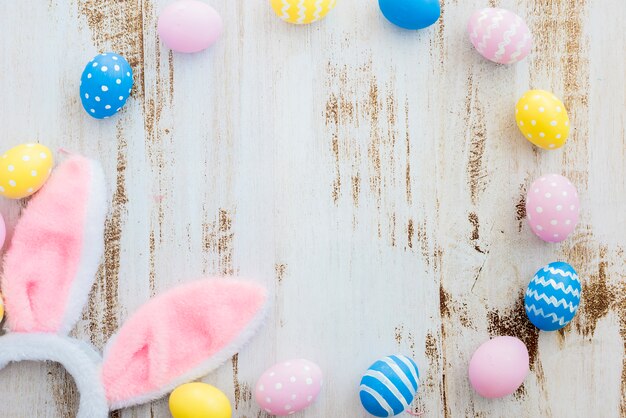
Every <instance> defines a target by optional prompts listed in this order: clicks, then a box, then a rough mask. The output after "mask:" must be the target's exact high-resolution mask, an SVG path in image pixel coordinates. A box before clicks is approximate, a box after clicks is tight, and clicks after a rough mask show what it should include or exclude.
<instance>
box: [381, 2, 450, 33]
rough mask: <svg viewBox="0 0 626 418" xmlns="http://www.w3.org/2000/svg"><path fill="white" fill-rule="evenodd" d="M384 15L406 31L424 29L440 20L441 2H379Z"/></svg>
mask: <svg viewBox="0 0 626 418" xmlns="http://www.w3.org/2000/svg"><path fill="white" fill-rule="evenodd" d="M378 6H379V7H380V11H381V12H383V15H384V16H385V17H386V18H387V20H389V21H390V22H391V23H393V24H394V25H397V26H400V27H401V28H404V29H423V28H426V27H428V26H430V25H432V24H433V23H435V22H436V21H437V19H439V16H440V15H441V6H440V5H439V0H378Z"/></svg>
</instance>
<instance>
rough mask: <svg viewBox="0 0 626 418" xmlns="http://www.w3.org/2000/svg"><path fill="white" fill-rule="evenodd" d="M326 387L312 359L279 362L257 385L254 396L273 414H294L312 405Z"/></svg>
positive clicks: (266, 410)
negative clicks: (323, 385)
mask: <svg viewBox="0 0 626 418" xmlns="http://www.w3.org/2000/svg"><path fill="white" fill-rule="evenodd" d="M321 388H322V371H321V370H320V368H319V367H318V365H317V364H315V363H313V362H312V361H309V360H304V359H297V360H288V361H284V362H282V363H278V364H275V365H273V366H272V367H270V368H269V369H267V370H266V371H265V372H264V373H263V374H262V375H261V377H260V378H259V381H258V382H257V384H256V388H255V392H254V397H255V399H256V401H257V403H258V404H259V406H260V407H261V408H263V410H264V411H265V412H267V413H269V414H272V415H278V416H285V415H292V414H295V413H296V412H298V411H301V410H303V409H304V408H306V407H308V406H309V405H311V404H312V403H313V402H314V401H315V399H316V398H317V396H318V395H319V393H320V390H321Z"/></svg>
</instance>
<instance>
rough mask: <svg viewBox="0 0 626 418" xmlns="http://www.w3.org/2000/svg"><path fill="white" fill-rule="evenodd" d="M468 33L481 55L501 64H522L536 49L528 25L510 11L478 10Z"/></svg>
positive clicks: (470, 23)
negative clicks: (531, 51) (532, 50)
mask: <svg viewBox="0 0 626 418" xmlns="http://www.w3.org/2000/svg"><path fill="white" fill-rule="evenodd" d="M467 32H468V33H469V37H470V41H471V42H472V45H474V48H476V50H477V51H478V52H479V53H480V55H482V56H483V57H485V58H487V59H488V60H489V61H493V62H497V63H498V64H514V63H516V62H518V61H521V60H523V59H524V58H525V57H526V56H527V55H528V53H529V52H530V49H531V48H532V43H533V37H532V34H531V33H530V29H528V26H527V25H526V22H524V20H523V19H522V18H521V17H519V16H518V15H516V14H515V13H513V12H511V11H509V10H506V9H499V8H486V9H482V10H478V11H477V12H475V13H474V14H473V15H472V17H471V18H470V20H469V23H468V25H467Z"/></svg>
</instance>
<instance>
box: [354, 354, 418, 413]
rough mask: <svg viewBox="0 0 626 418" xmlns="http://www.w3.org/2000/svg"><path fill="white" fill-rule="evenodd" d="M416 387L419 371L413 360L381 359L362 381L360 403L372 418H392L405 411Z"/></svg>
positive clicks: (370, 368) (400, 358) (371, 367)
mask: <svg viewBox="0 0 626 418" xmlns="http://www.w3.org/2000/svg"><path fill="white" fill-rule="evenodd" d="M418 385H419V371H418V368H417V364H415V362H414V361H413V360H412V359H410V358H409V357H407V356H403V355H401V354H397V355H395V356H388V357H384V358H381V359H380V360H378V361H376V362H375V363H374V364H372V365H371V366H370V367H369V369H367V371H366V372H365V374H364V375H363V377H362V378H361V387H360V393H359V396H360V398H361V404H362V405H363V408H365V410H366V411H367V412H369V413H370V414H372V415H374V416H375V417H392V416H394V415H398V414H401V413H402V412H404V411H406V409H407V408H408V407H409V405H410V404H411V402H413V398H414V397H415V394H416V393H417V389H418Z"/></svg>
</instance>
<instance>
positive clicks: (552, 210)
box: [526, 174, 580, 242]
mask: <svg viewBox="0 0 626 418" xmlns="http://www.w3.org/2000/svg"><path fill="white" fill-rule="evenodd" d="M579 213H580V201H579V199H578V192H577V191H576V187H574V185H573V184H572V182H571V181H569V180H568V179H567V178H565V177H563V176H561V175H558V174H548V175H545V176H543V177H541V178H539V179H538V180H536V181H535V182H534V183H533V184H532V185H531V186H530V188H529V189H528V194H527V195H526V217H527V218H528V224H529V225H530V228H531V229H532V230H533V232H534V233H535V234H536V235H537V236H538V237H539V238H541V239H542V240H544V241H547V242H561V241H563V240H564V239H566V238H567V237H568V236H569V235H570V234H571V233H572V232H573V231H574V229H575V228H576V225H577V224H578V216H579Z"/></svg>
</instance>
